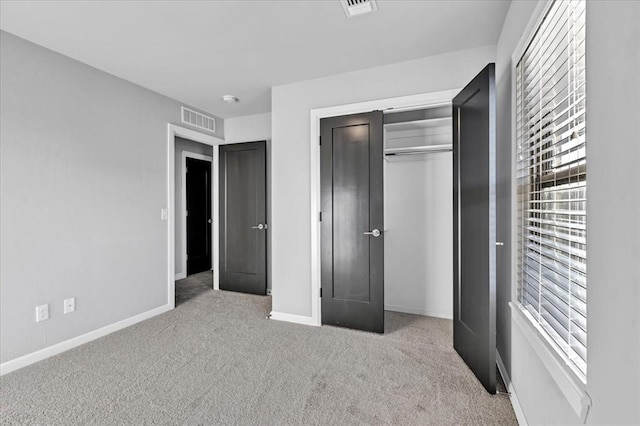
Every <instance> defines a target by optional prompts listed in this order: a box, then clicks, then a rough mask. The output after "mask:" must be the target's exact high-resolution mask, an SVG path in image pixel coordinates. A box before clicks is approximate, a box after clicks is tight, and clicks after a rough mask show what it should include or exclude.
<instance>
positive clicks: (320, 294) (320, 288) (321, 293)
mask: <svg viewBox="0 0 640 426" xmlns="http://www.w3.org/2000/svg"><path fill="white" fill-rule="evenodd" d="M320 297H322V287H320Z"/></svg>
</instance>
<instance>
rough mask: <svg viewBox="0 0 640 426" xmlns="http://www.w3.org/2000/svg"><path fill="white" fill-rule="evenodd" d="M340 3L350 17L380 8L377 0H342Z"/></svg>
mask: <svg viewBox="0 0 640 426" xmlns="http://www.w3.org/2000/svg"><path fill="white" fill-rule="evenodd" d="M340 3H342V8H343V9H344V13H346V14H347V17H349V18H351V17H352V16H358V15H364V14H365V13H369V12H375V11H376V10H378V5H377V4H376V0H340Z"/></svg>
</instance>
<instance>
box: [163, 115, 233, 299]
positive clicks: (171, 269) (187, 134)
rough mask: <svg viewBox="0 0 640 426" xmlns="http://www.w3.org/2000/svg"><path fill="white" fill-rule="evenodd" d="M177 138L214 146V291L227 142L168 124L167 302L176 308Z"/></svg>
mask: <svg viewBox="0 0 640 426" xmlns="http://www.w3.org/2000/svg"><path fill="white" fill-rule="evenodd" d="M176 136H179V137H181V138H184V139H189V140H192V141H194V142H199V143H203V144H205V145H210V146H212V147H213V170H212V171H211V174H212V175H213V179H212V180H213V212H212V213H213V215H212V216H213V241H212V246H213V264H212V265H211V266H212V268H213V289H214V290H218V289H219V288H220V281H219V280H220V276H219V269H218V263H219V253H218V240H219V235H218V234H219V233H218V146H219V145H221V144H224V140H223V139H220V138H217V137H215V136H211V135H207V134H204V133H200V132H197V131H195V130H191V129H187V128H186V127H182V126H178V125H176V124H171V123H169V124H167V202H168V212H169V220H167V239H168V241H169V247H168V249H167V257H168V271H167V303H168V305H169V306H170V307H171V308H172V309H173V308H174V307H175V304H176V300H175V299H176V281H175V278H176V274H175V250H176V243H175V237H176V232H175V226H176V218H175V214H174V209H175V149H176ZM184 272H186V271H184Z"/></svg>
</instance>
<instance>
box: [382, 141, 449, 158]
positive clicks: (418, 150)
mask: <svg viewBox="0 0 640 426" xmlns="http://www.w3.org/2000/svg"><path fill="white" fill-rule="evenodd" d="M452 149H453V145H452V144H440V145H423V146H411V147H406V148H388V149H385V150H384V155H386V156H389V155H415V154H430V153H435V152H447V151H451V150H452Z"/></svg>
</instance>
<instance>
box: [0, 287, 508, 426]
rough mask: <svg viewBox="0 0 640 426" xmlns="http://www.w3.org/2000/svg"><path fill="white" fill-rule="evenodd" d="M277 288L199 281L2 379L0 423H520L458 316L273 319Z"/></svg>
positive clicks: (388, 314)
mask: <svg viewBox="0 0 640 426" xmlns="http://www.w3.org/2000/svg"><path fill="white" fill-rule="evenodd" d="M270 307H271V300H270V298H269V297H262V296H252V295H244V294H237V293H231V292H222V291H221V292H214V291H211V290H209V291H205V292H203V293H200V294H199V295H197V296H196V297H194V298H192V299H190V300H187V301H185V302H184V303H182V304H180V305H179V306H178V307H177V308H176V309H174V310H173V311H171V312H168V313H166V314H163V315H161V316H158V317H155V318H152V319H150V320H147V321H145V322H143V323H140V324H137V325H134V326H132V327H129V328H127V329H125V330H121V331H119V332H117V333H114V334H111V335H109V336H106V337H104V338H102V339H99V340H96V341H94V342H91V343H88V344H86V345H83V346H81V347H78V348H76V349H73V350H70V351H68V352H65V353H63V354H61V355H58V356H56V357H53V358H49V359H47V360H45V361H42V362H40V363H38V364H34V365H32V366H29V367H26V368H24V369H22V370H18V371H16V372H13V373H10V374H7V375H5V376H3V377H2V378H1V379H0V423H2V424H3V425H4V424H47V425H48V424H69V425H71V424H73V425H76V424H104V425H111V424H118V425H125V424H126V425H129V424H130V425H139V424H140V425H141V424H194V425H195V424H224V425H231V424H238V425H303V424H304V425H306V424H309V425H350V424H373V425H379V424H394V425H430V424H433V425H445V424H457V425H460V424H496V425H509V424H516V420H515V417H514V414H513V410H512V408H511V405H510V403H509V399H508V397H507V396H506V395H494V396H492V395H489V394H487V393H486V392H485V391H484V389H483V388H482V386H481V385H480V384H479V383H478V382H477V381H476V379H475V378H474V376H473V375H472V374H471V372H470V371H469V370H468V368H467V367H466V366H465V365H464V363H463V362H462V361H461V360H460V358H459V357H458V355H457V354H456V353H455V352H454V350H453V348H452V347H451V341H452V330H451V327H452V325H451V321H448V320H442V319H436V318H428V317H421V316H415V315H408V314H398V313H391V312H389V313H387V314H386V316H385V319H386V333H385V334H384V335H377V334H371V333H365V332H359V331H352V330H346V329H340V328H334V327H308V326H302V325H296V324H289V323H284V322H278V321H274V320H267V319H266V318H265V317H266V316H267V314H268V313H269V310H270Z"/></svg>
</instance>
